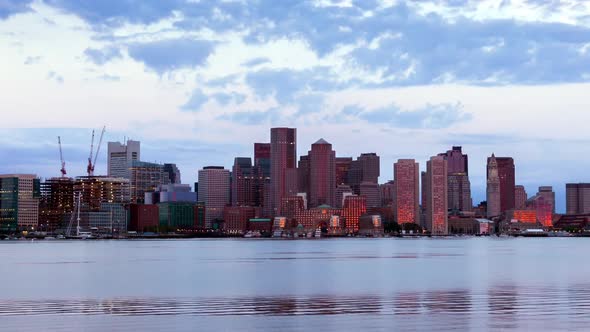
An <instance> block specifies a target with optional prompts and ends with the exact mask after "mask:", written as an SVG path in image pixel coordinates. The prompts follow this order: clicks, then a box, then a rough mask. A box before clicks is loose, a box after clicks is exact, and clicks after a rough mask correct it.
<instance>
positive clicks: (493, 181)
mask: <svg viewBox="0 0 590 332" xmlns="http://www.w3.org/2000/svg"><path fill="white" fill-rule="evenodd" d="M486 197H487V216H488V218H489V217H495V216H499V215H500V213H501V206H500V176H499V175H498V163H497V161H496V156H495V155H494V154H492V156H491V157H490V158H488V170H487V189H486Z"/></svg>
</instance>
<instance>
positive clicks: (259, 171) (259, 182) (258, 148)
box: [254, 143, 272, 216]
mask: <svg viewBox="0 0 590 332" xmlns="http://www.w3.org/2000/svg"><path fill="white" fill-rule="evenodd" d="M254 168H255V172H256V181H255V183H254V192H255V196H254V206H259V207H262V215H263V216H270V215H271V211H272V208H271V206H270V198H271V195H270V194H271V193H270V143H254Z"/></svg>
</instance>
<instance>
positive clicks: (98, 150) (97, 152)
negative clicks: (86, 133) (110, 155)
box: [86, 127, 106, 176]
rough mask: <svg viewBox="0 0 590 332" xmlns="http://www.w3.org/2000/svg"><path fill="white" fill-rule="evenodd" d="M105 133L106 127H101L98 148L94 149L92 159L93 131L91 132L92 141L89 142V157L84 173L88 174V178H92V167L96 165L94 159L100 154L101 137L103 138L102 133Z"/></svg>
mask: <svg viewBox="0 0 590 332" xmlns="http://www.w3.org/2000/svg"><path fill="white" fill-rule="evenodd" d="M105 131H106V127H102V131H101V133H100V139H99V140H98V146H97V147H96V154H95V155H94V159H92V154H93V152H94V130H93V131H92V141H91V142H90V155H89V156H88V167H87V168H86V171H87V172H88V176H94V166H95V165H96V159H98V154H99V153H100V146H101V145H102V137H103V136H104V132H105Z"/></svg>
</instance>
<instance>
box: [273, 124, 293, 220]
mask: <svg viewBox="0 0 590 332" xmlns="http://www.w3.org/2000/svg"><path fill="white" fill-rule="evenodd" d="M296 144H297V129H295V128H271V130H270V183H271V207H272V213H273V214H276V213H277V210H278V208H279V206H280V204H281V198H283V197H285V196H288V194H287V192H288V191H289V190H290V189H291V188H288V187H287V185H288V184H289V185H290V184H291V183H290V182H292V180H293V179H291V178H292V177H294V178H295V179H294V182H295V188H296V187H297V165H296V164H295V163H296V159H297V145H296ZM289 170H290V171H289ZM293 170H294V174H293ZM287 177H289V179H287ZM295 191H296V190H295Z"/></svg>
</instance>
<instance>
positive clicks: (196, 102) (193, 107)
mask: <svg viewBox="0 0 590 332" xmlns="http://www.w3.org/2000/svg"><path fill="white" fill-rule="evenodd" d="M208 100H209V97H207V95H205V94H204V93H203V92H202V91H201V90H199V89H197V90H194V91H193V93H192V94H191V96H190V98H189V99H188V101H187V102H186V103H185V104H184V105H182V106H181V109H182V110H184V111H191V112H197V111H199V110H200V108H201V106H203V105H204V104H205V103H206V102H207V101H208Z"/></svg>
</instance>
